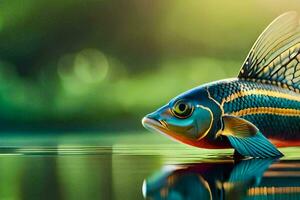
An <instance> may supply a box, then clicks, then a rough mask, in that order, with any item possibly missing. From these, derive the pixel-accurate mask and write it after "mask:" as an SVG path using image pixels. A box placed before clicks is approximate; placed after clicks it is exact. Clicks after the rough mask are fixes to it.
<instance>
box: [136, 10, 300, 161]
mask: <svg viewBox="0 0 300 200" xmlns="http://www.w3.org/2000/svg"><path fill="white" fill-rule="evenodd" d="M299 62H300V20H299V15H298V13H297V12H295V11H290V12H287V13H284V14H282V15H280V16H279V17H277V18H276V19H275V20H274V21H272V22H271V23H270V25H269V26H267V28H266V29H265V30H264V31H263V32H262V33H261V35H260V36H259V37H258V39H257V40H256V42H255V43H254V45H253V46H252V48H251V50H250V52H249V53H248V56H247V57H246V59H245V61H244V63H243V64H242V67H241V69H240V71H239V73H238V76H237V77H234V78H229V79H224V80H219V81H215V82H211V83H206V84H203V85H200V86H198V87H196V88H193V89H190V90H188V91H186V92H184V93H182V94H180V95H178V96H176V97H175V98H173V99H171V100H170V101H169V102H168V103H167V104H166V105H164V106H162V107H161V108H159V109H157V110H156V111H154V112H152V113H150V114H148V115H146V116H145V117H144V118H143V119H142V124H143V126H144V127H145V128H146V129H149V130H151V131H155V132H159V133H162V134H164V135H167V136H169V137H171V138H172V139H174V140H176V141H179V142H182V143H185V144H187V145H191V146H195V147H198V148H206V149H225V148H233V149H234V157H235V158H247V157H252V158H271V157H282V156H284V155H283V154H282V153H281V151H280V150H279V149H278V148H279V147H290V146H300V64H299Z"/></svg>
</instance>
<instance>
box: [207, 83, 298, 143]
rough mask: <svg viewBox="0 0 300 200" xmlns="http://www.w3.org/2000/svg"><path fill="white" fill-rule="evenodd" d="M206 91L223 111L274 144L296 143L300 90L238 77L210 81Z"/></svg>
mask: <svg viewBox="0 0 300 200" xmlns="http://www.w3.org/2000/svg"><path fill="white" fill-rule="evenodd" d="M208 91H209V93H210V95H211V97H212V98H213V99H215V100H216V101H217V102H218V103H219V105H220V107H221V110H222V111H223V115H231V116H236V117H240V118H243V119H245V120H247V121H250V122H251V123H253V124H254V125H256V126H257V128H258V129H259V130H261V132H262V133H263V134H264V135H265V136H266V137H267V138H269V139H271V140H272V141H273V143H275V145H277V146H292V145H293V144H294V145H299V144H300V94H298V93H296V92H293V91H291V90H289V89H286V88H283V87H278V86H277V85H272V84H265V83H259V82H253V81H246V80H242V79H238V78H236V79H230V80H224V81H218V82H216V83H212V84H211V85H209V86H208Z"/></svg>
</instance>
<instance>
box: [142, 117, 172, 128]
mask: <svg viewBox="0 0 300 200" xmlns="http://www.w3.org/2000/svg"><path fill="white" fill-rule="evenodd" d="M142 124H143V126H144V127H145V128H146V129H148V130H153V131H164V130H167V127H166V124H165V123H164V122H162V121H160V120H157V119H154V118H150V117H144V118H143V119H142Z"/></svg>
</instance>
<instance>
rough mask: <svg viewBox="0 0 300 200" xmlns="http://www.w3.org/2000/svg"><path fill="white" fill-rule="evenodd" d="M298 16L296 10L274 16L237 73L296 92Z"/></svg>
mask: <svg viewBox="0 0 300 200" xmlns="http://www.w3.org/2000/svg"><path fill="white" fill-rule="evenodd" d="M299 61H300V20H299V15H298V14H297V13H296V12H288V13H285V14H283V15H281V16H279V17H278V18H276V19H275V20H274V21H273V22H272V23H271V24H270V25H269V26H268V27H267V28H266V29H265V30H264V31H263V33H262V34H261V35H260V36H259V37H258V39H257V41H256V42H255V43H254V45H253V47H252V48H251V50H250V52H249V54H248V56H247V58H246V60H245V61H244V64H243V66H242V68H241V70H240V72H239V75H238V77H239V78H243V79H247V80H251V81H259V82H264V83H272V84H276V85H278V86H282V87H285V88H288V89H290V90H293V91H296V92H299V90H300V82H299V78H297V77H296V76H295V74H296V72H298V71H300V64H299Z"/></svg>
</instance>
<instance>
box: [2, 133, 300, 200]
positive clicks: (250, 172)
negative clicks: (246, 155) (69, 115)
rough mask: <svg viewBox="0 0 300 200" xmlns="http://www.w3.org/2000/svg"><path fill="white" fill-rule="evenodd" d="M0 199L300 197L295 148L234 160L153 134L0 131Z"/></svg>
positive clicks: (299, 166)
mask: <svg viewBox="0 0 300 200" xmlns="http://www.w3.org/2000/svg"><path fill="white" fill-rule="evenodd" d="M0 141H1V143H0V186H1V187H0V188H1V189H0V199H120V200H124V199H125V200H126V199H130V200H131V199H232V198H233V195H234V198H235V199H300V161H299V159H300V156H299V153H300V150H299V148H285V149H281V151H282V152H283V153H284V154H285V155H286V156H285V157H283V158H282V159H281V160H279V161H278V160H246V161H242V162H235V161H233V160H232V157H231V154H232V150H204V149H197V148H193V147H187V146H186V145H182V144H179V143H175V142H173V141H171V140H169V139H167V138H165V137H163V136H161V135H158V134H151V133H119V134H116V133H111V134H100V133H99V134H95V133H93V134H89V133H82V134H71V133H70V134H64V135H62V134H48V135H42V134H31V135H30V134H26V135H21V134H7V135H1V136H0Z"/></svg>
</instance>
